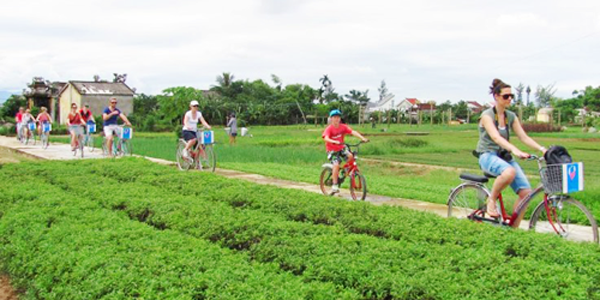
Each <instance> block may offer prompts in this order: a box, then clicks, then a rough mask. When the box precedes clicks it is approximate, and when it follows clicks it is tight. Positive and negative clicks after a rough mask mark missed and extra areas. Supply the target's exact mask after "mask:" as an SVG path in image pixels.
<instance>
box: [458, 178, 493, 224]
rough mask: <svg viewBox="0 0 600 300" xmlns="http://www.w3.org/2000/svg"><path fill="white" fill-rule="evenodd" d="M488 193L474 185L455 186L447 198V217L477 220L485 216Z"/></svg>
mask: <svg viewBox="0 0 600 300" xmlns="http://www.w3.org/2000/svg"><path fill="white" fill-rule="evenodd" d="M489 196H490V194H489V191H488V190H487V189H485V188H484V187H483V186H481V185H478V184H474V183H463V184H461V185H459V186H457V187H456V188H455V189H454V190H452V192H451V193H450V196H449V197H448V217H454V218H459V219H465V218H466V219H469V220H474V221H475V220H479V219H482V218H483V217H484V216H485V209H486V200H487V198H488V197H489Z"/></svg>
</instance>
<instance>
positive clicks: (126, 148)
mask: <svg viewBox="0 0 600 300" xmlns="http://www.w3.org/2000/svg"><path fill="white" fill-rule="evenodd" d="M121 152H122V155H124V156H125V155H126V156H131V155H133V145H131V140H130V139H126V140H122V143H121Z"/></svg>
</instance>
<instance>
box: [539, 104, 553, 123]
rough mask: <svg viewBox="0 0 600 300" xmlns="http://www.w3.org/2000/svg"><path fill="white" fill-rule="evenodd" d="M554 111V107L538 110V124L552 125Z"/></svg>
mask: <svg viewBox="0 0 600 300" xmlns="http://www.w3.org/2000/svg"><path fill="white" fill-rule="evenodd" d="M553 111H554V108H552V107H544V108H540V110H538V112H537V114H536V116H535V119H536V121H538V122H541V123H550V122H552V112H553Z"/></svg>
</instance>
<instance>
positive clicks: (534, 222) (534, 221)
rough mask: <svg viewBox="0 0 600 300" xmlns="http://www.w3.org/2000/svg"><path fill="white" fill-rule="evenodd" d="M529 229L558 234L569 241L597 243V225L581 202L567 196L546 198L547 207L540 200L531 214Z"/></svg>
mask: <svg viewBox="0 0 600 300" xmlns="http://www.w3.org/2000/svg"><path fill="white" fill-rule="evenodd" d="M529 229H530V230H534V231H535V232H541V233H553V234H558V235H560V236H561V237H563V238H565V239H567V240H571V241H579V242H581V241H586V242H594V243H598V225H597V223H596V220H595V219H594V216H593V215H592V213H591V212H590V211H589V210H588V209H587V208H586V207H585V206H584V205H583V204H581V202H579V201H577V200H575V199H573V198H571V197H569V196H554V197H549V198H548V207H546V205H544V201H542V202H540V204H538V206H537V207H536V208H535V210H534V211H533V214H532V215H531V220H530V221H529Z"/></svg>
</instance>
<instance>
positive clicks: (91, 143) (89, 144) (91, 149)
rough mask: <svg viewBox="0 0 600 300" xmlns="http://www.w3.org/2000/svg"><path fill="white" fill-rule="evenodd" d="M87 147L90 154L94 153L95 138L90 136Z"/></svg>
mask: <svg viewBox="0 0 600 300" xmlns="http://www.w3.org/2000/svg"><path fill="white" fill-rule="evenodd" d="M85 145H86V146H87V147H88V149H89V150H90V152H94V137H93V136H91V135H88V136H87V139H86V143H85Z"/></svg>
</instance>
